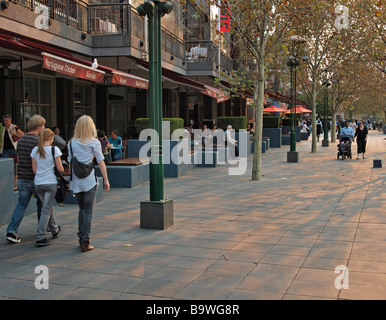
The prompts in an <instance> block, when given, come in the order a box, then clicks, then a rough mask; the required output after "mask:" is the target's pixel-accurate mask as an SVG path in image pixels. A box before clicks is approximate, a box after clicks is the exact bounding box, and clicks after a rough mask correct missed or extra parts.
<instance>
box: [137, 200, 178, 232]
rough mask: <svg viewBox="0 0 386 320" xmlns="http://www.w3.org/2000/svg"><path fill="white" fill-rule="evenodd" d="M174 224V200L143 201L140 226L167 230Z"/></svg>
mask: <svg viewBox="0 0 386 320" xmlns="http://www.w3.org/2000/svg"><path fill="white" fill-rule="evenodd" d="M172 225H173V200H171V199H170V200H164V201H142V202H141V205H140V227H141V228H143V229H157V230H165V229H167V228H169V227H171V226H172Z"/></svg>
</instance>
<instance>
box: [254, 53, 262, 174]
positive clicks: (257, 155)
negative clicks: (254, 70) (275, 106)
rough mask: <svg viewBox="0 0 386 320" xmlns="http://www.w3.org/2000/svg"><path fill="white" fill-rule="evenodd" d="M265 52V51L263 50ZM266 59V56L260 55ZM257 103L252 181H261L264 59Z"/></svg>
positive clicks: (257, 91) (257, 89)
mask: <svg viewBox="0 0 386 320" xmlns="http://www.w3.org/2000/svg"><path fill="white" fill-rule="evenodd" d="M263 50H264V49H263ZM260 57H264V55H260ZM254 103H255V108H256V110H255V111H256V112H255V126H256V128H255V150H254V153H253V167H252V180H255V181H259V180H260V179H261V143H262V137H263V109H264V58H263V59H259V69H258V76H257V88H255V92H254Z"/></svg>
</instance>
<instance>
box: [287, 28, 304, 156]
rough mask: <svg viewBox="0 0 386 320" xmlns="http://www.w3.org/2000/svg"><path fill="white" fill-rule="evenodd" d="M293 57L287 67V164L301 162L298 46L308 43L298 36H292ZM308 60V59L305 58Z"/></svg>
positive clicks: (290, 57)
mask: <svg viewBox="0 0 386 320" xmlns="http://www.w3.org/2000/svg"><path fill="white" fill-rule="evenodd" d="M290 41H291V42H292V50H293V51H292V52H293V55H291V56H289V58H288V62H287V66H288V67H290V73H291V92H290V97H291V109H292V117H291V133H290V151H288V152H287V162H299V153H298V152H297V151H296V129H297V124H296V69H297V67H298V66H299V65H300V61H299V59H298V53H299V52H298V45H300V44H303V43H305V42H306V41H305V40H304V39H303V38H302V37H299V36H297V35H294V36H291V38H290ZM303 60H306V57H304V58H303Z"/></svg>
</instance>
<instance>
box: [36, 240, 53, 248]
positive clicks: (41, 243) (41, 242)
mask: <svg viewBox="0 0 386 320" xmlns="http://www.w3.org/2000/svg"><path fill="white" fill-rule="evenodd" d="M50 244H51V241H50V240H48V239H46V238H43V239H42V240H39V241H36V246H37V247H44V246H49V245H50Z"/></svg>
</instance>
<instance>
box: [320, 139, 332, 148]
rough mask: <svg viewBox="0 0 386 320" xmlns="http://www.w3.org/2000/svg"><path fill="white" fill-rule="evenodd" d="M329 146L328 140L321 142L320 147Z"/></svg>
mask: <svg viewBox="0 0 386 320" xmlns="http://www.w3.org/2000/svg"><path fill="white" fill-rule="evenodd" d="M329 144H330V142H329V141H328V139H324V140H322V147H328V146H329Z"/></svg>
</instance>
